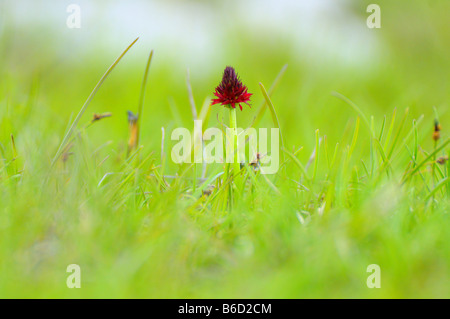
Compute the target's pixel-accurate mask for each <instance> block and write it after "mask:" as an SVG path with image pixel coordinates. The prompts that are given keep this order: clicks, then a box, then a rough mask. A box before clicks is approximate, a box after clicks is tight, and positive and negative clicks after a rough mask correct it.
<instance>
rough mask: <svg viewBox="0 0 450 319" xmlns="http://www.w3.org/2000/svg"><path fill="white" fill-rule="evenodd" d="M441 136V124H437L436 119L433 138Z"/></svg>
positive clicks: (436, 138)
mask: <svg viewBox="0 0 450 319" xmlns="http://www.w3.org/2000/svg"><path fill="white" fill-rule="evenodd" d="M440 138H441V124H439V121H438V120H435V121H434V132H433V140H435V141H437V140H438V139H440Z"/></svg>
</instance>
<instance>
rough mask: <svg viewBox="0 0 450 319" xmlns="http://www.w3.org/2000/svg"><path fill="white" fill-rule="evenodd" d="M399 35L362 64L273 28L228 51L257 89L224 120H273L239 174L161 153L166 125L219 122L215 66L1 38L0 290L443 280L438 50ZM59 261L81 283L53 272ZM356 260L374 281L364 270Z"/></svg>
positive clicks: (335, 291)
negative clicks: (51, 52) (377, 277)
mask: <svg viewBox="0 0 450 319" xmlns="http://www.w3.org/2000/svg"><path fill="white" fill-rule="evenodd" d="M439 21H441V20H437V22H436V25H433V24H432V25H431V26H430V28H431V27H433V26H434V27H435V29H433V31H435V32H436V33H437V34H438V35H440V36H441V37H442V38H443V39H448V31H446V30H442V29H439V27H438V26H439ZM417 28H418V27H417ZM439 32H440V33H439ZM401 34H402V33H401V30H399V31H398V33H395V32H394V31H392V30H391V31H390V33H389V34H385V35H384V36H385V39H386V41H387V42H389V43H390V44H389V47H390V48H391V51H390V53H389V54H387V55H386V56H385V57H384V60H383V61H384V63H383V64H379V65H378V66H377V67H374V68H372V67H368V69H367V70H366V71H367V72H368V73H370V76H366V75H364V74H363V73H364V72H363V71H364V70H361V69H351V68H350V69H347V68H344V67H341V66H339V65H335V64H333V63H330V64H327V65H322V67H320V66H319V65H317V64H315V65H309V62H308V61H304V62H299V61H298V59H297V58H296V55H295V54H294V52H293V51H290V50H289V45H288V44H286V48H287V50H284V51H283V50H279V51H277V52H275V51H273V52H272V51H271V52H266V54H265V55H255V56H252V57H250V56H239V55H237V56H236V55H233V54H232V53H230V59H231V60H232V61H231V62H235V64H236V69H237V70H238V71H239V73H240V74H241V76H242V78H243V81H245V83H246V84H248V86H249V91H250V92H252V93H254V96H253V97H252V108H251V109H249V108H247V109H244V111H243V112H240V111H239V112H240V113H238V114H237V115H238V119H237V120H238V125H239V126H241V127H278V128H280V129H281V131H282V135H281V136H282V143H280V158H281V159H282V160H281V167H280V169H279V171H278V172H277V173H276V174H274V175H261V174H260V173H259V172H258V170H255V169H254V167H252V166H250V165H245V166H244V167H243V168H242V170H241V172H242V176H243V177H242V188H241V189H238V188H236V187H235V186H233V185H234V184H235V182H234V180H233V177H232V175H231V176H230V175H228V174H226V172H225V173H224V170H225V165H222V164H211V165H206V166H204V165H202V164H192V165H188V164H184V165H178V164H174V163H173V162H172V161H171V158H170V149H171V146H172V145H173V142H172V141H170V132H171V130H172V129H173V128H175V127H179V126H183V127H187V128H189V129H193V123H192V121H193V119H195V118H197V119H202V120H204V121H205V127H204V128H203V129H205V128H206V127H211V126H214V127H222V126H223V125H225V124H224V123H228V113H227V111H228V110H224V108H223V107H219V106H214V107H210V101H211V95H212V92H213V89H214V87H215V85H216V84H217V82H218V81H219V79H220V76H221V71H222V66H221V65H220V66H219V65H218V66H217V68H216V69H214V70H211V71H210V72H208V75H207V76H205V77H203V78H200V77H195V73H196V72H195V70H193V69H191V70H190V72H189V73H188V75H187V76H186V73H185V69H183V70H181V69H177V68H176V67H174V66H173V65H171V64H170V63H169V62H168V61H164V59H163V57H161V56H158V51H157V50H155V54H153V51H152V53H151V54H150V56H148V52H147V51H145V55H141V56H144V57H146V58H147V57H148V59H147V60H146V58H144V59H141V58H140V57H137V56H136V55H133V54H134V53H133V49H134V47H133V48H132V49H130V51H129V52H128V53H127V54H126V55H120V56H119V58H118V59H117V60H116V62H113V61H114V59H115V57H116V56H118V55H119V54H120V52H119V51H120V50H117V52H116V53H111V52H109V53H108V54H105V52H103V53H102V54H103V56H102V58H101V59H99V58H98V57H92V59H93V60H90V61H87V60H83V61H81V62H80V64H77V63H76V62H73V63H67V64H66V63H64V64H63V65H62V66H60V68H59V69H56V68H55V69H46V68H45V67H44V66H42V65H45V63H43V62H42V65H41V67H40V68H38V69H33V65H32V64H30V63H27V62H23V63H22V62H21V63H20V64H19V63H18V62H17V60H16V59H15V58H14V56H13V54H9V53H8V52H7V51H3V54H4V59H3V63H1V64H0V73H1V74H2V79H3V81H2V84H1V86H0V190H1V191H0V208H1V209H0V234H1V235H0V236H1V241H0V297H12V298H15V297H24V298H35V297H44V298H56V297H62V298H80V297H87V298H97V297H106V298H120V297H125V298H131V297H135V298H148V297H150V298H308V297H312V298H315V297H326V298H404V297H406V298H412V297H419V298H430V297H440V298H448V297H450V288H449V283H450V281H449V278H450V277H449V269H450V245H449V242H450V234H449V232H448V229H449V227H450V219H449V214H448V212H449V208H450V201H449V194H450V180H449V170H450V164H449V163H450V162H449V161H448V160H446V158H447V159H448V156H449V153H450V148H449V145H448V144H449V141H450V140H449V137H448V134H447V133H446V132H447V127H448V126H449V124H448V123H449V122H450V121H449V120H450V118H449V117H448V113H447V107H448V101H449V94H448V92H449V91H448V87H446V86H445V84H442V78H443V75H442V74H443V73H445V72H442V70H446V71H448V70H449V61H448V58H446V57H445V56H444V55H442V54H441V51H440V50H438V49H442V48H441V44H439V45H438V44H436V46H434V47H431V48H426V47H423V48H422V51H421V50H416V51H413V52H410V51H408V50H409V48H410V46H411V45H412V44H411V42H408V41H412V40H410V39H404V38H402V37H401ZM396 36H397V37H396ZM419 38H420V34H419ZM399 39H402V40H403V41H404V43H403V44H402V45H401V44H399V43H398V41H400V40H399ZM9 41H10V42H9ZM11 41H13V40H12V39H11V38H8V37H6V36H4V37H3V43H6V44H8V43H12V42H11ZM239 41H241V42H240V45H241V47H242V48H243V51H245V50H244V49H245V48H248V49H249V50H251V48H252V47H255V45H259V44H260V43H259V42H257V41H258V40H252V39H245V38H242V39H240V40H239ZM255 41H256V42H255ZM414 41H420V39H419V40H417V39H415V40H414ZM444 43H445V42H444ZM138 44H139V42H137V44H136V45H138ZM446 44H447V46H445V45H444V46H443V47H444V48H447V49H448V42H446ZM125 47H127V45H126V44H124V48H125ZM267 49H268V50H270V46H267ZM42 50H45V48H44V49H42ZM145 50H147V49H145ZM286 52H288V53H286ZM406 52H408V54H410V57H411V58H410V59H404V56H405V54H406ZM124 53H126V51H125V52H124ZM424 56H425V57H429V56H432V57H433V59H425V60H423V58H424ZM274 57H276V58H274ZM127 58H128V59H127ZM119 60H120V63H118V64H117V62H119ZM274 61H276V62H274ZM279 61H282V63H278V62H279ZM417 61H422V63H421V64H417V63H416V62H417ZM112 62H113V64H112V66H111V67H110V69H108V65H110V64H111V63H112ZM145 62H146V64H145ZM150 62H151V64H150ZM285 62H289V65H284V63H285ZM261 65H266V66H267V68H265V69H264V70H260V68H258V67H257V66H261ZM125 66H126V67H125ZM113 68H114V72H110V71H112V69H113ZM28 70H32V71H31V72H29V71H28ZM105 70H107V71H106V73H104V72H105ZM110 73H111V74H110ZM101 74H104V76H103V77H101ZM446 75H448V72H447V73H446ZM446 75H445V76H446ZM107 76H109V77H108V80H107V81H104V80H105V79H106V77H107ZM191 76H192V78H191ZM445 76H444V78H445ZM124 79H126V80H124ZM147 79H148V81H147ZM186 79H187V81H186ZM96 81H99V82H98V85H97V86H96V84H95V83H96ZM186 82H187V85H186ZM266 87H267V88H269V89H268V90H266ZM424 87H425V88H424ZM139 88H140V90H139ZM446 88H447V89H446ZM92 90H93V91H92ZM90 92H91V93H90ZM94 95H95V97H94ZM144 95H145V96H146V98H145V100H144ZM86 97H87V101H86ZM199 101H201V103H199ZM83 102H85V103H84V104H83ZM135 106H137V107H136V108H135ZM433 106H436V108H435V109H433ZM80 107H81V108H80ZM127 110H138V111H137V116H138V121H139V122H138V127H139V129H138V131H137V132H138V142H137V144H136V147H135V148H133V149H132V150H131V151H129V147H128V146H127V140H128V138H129V135H128V130H127V125H128V124H127V121H126V111H127ZM76 112H78V113H76ZM105 112H111V113H112V117H111V118H109V117H107V118H101V119H99V120H94V118H89V116H87V115H86V114H89V113H91V114H92V113H96V114H102V113H105ZM74 114H78V115H77V116H74ZM83 114H84V116H83ZM436 118H439V122H440V124H441V126H442V131H441V132H440V138H439V139H438V140H436V141H435V140H433V131H434V121H435V119H436ZM162 133H164V134H163V135H162ZM69 264H78V265H80V267H81V274H82V288H81V289H68V288H67V286H66V278H67V276H68V275H69V274H68V273H67V272H66V268H67V266H68V265H69ZM370 264H378V265H379V266H380V268H381V288H380V289H369V288H368V287H367V285H366V280H367V277H368V276H369V275H370V273H367V272H366V269H367V266H369V265H370Z"/></svg>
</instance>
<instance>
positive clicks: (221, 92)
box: [211, 66, 252, 111]
mask: <svg viewBox="0 0 450 319" xmlns="http://www.w3.org/2000/svg"><path fill="white" fill-rule="evenodd" d="M214 95H215V96H216V97H217V99H213V100H212V103H211V105H214V104H219V103H220V104H221V105H224V106H226V107H229V108H230V107H231V108H233V109H234V108H236V104H238V105H239V107H240V109H241V111H242V105H241V103H245V104H247V105H248V106H250V104H248V102H249V101H250V96H251V95H252V93H248V92H247V87H246V86H245V85H244V84H242V82H241V80H240V79H239V77H238V75H237V74H236V71H235V70H234V68H232V67H231V66H227V67H226V68H225V71H223V77H222V82H220V84H219V86H218V87H216V90H215V92H214Z"/></svg>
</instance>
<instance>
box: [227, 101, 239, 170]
mask: <svg viewBox="0 0 450 319" xmlns="http://www.w3.org/2000/svg"><path fill="white" fill-rule="evenodd" d="M230 128H231V129H232V134H233V148H232V149H233V153H234V160H233V166H232V167H233V175H234V176H236V175H237V174H239V172H240V170H241V166H240V164H239V156H238V152H239V147H238V136H237V121H236V109H235V108H232V107H230Z"/></svg>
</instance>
